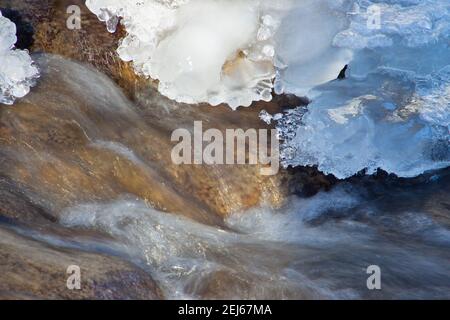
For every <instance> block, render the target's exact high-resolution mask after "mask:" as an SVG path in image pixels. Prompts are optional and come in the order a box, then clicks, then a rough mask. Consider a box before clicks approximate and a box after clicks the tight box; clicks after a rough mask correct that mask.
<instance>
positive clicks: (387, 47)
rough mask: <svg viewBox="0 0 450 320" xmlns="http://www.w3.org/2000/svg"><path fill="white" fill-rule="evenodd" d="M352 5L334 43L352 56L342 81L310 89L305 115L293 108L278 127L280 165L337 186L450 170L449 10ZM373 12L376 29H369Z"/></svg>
mask: <svg viewBox="0 0 450 320" xmlns="http://www.w3.org/2000/svg"><path fill="white" fill-rule="evenodd" d="M352 2H353V3H352V11H349V12H350V14H348V18H347V20H348V27H347V28H346V29H344V30H342V31H341V32H339V33H337V34H336V36H335V37H334V39H333V46H335V47H339V48H346V49H350V50H351V51H352V54H353V58H352V60H351V61H350V62H349V64H350V68H349V71H348V72H347V75H348V78H347V79H345V80H342V81H339V80H334V81H331V82H328V83H326V84H323V85H320V86H316V87H314V89H313V91H311V92H309V97H310V98H311V99H312V103H311V104H310V105H309V106H308V111H307V112H306V114H304V110H303V108H299V109H298V110H297V111H291V112H290V114H286V115H285V118H284V119H283V121H281V122H280V123H279V125H278V126H279V130H280V133H281V136H282V137H283V138H284V139H285V142H284V144H283V148H284V150H285V152H282V156H283V163H284V165H285V166H288V165H292V166H298V165H311V166H312V165H317V166H318V168H319V169H320V170H321V171H323V172H325V173H331V174H333V175H335V176H336V177H338V178H347V177H350V176H352V175H354V174H356V173H357V172H359V171H361V170H366V172H367V173H369V174H371V173H374V172H375V171H376V170H377V169H378V168H381V169H383V170H385V171H387V172H389V173H394V174H396V175H398V176H401V177H413V176H417V175H419V174H421V173H423V172H425V171H428V170H433V169H439V168H443V167H447V166H449V165H450V141H449V139H450V133H449V129H450V46H449V44H448V40H449V38H450V2H449V1H445V0H442V1H441V0H428V1H412V0H410V1H406V0H403V1H401V0H399V1H395V0H390V1H377V2H375V1H372V2H371V1H352ZM374 5H377V6H378V7H375V8H376V9H378V10H379V13H380V18H381V19H380V22H381V23H380V24H379V27H378V28H370V27H368V24H367V21H368V19H369V18H370V17H368V14H367V13H368V12H369V13H370V12H371V10H373V8H374V7H373V6H374ZM293 77H294V78H295V75H293ZM295 81H296V80H295V79H294V80H293V81H292V82H293V83H294V87H295ZM295 113H297V115H299V114H301V117H300V118H301V121H296V122H294V123H293V122H292V121H289V119H290V118H292V114H295ZM303 114H304V115H303ZM293 127H294V128H295V129H294V128H293Z"/></svg>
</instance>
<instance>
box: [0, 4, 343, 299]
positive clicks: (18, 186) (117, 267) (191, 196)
mask: <svg viewBox="0 0 450 320" xmlns="http://www.w3.org/2000/svg"><path fill="white" fill-rule="evenodd" d="M73 4H75V5H79V6H80V8H81V9H82V12H81V13H82V28H81V29H80V30H70V29H68V28H67V27H66V19H67V17H68V14H67V13H66V9H67V7H68V6H69V5H73ZM0 8H1V9H5V8H6V9H7V10H5V11H7V14H8V15H9V16H10V17H11V18H12V19H13V20H14V22H16V23H17V24H18V32H19V34H18V38H19V42H18V45H19V46H20V47H21V48H26V49H29V50H30V51H31V52H32V53H33V58H34V59H35V61H36V63H37V65H38V66H39V69H40V71H41V78H40V80H39V82H38V85H37V86H36V87H35V88H33V90H32V92H31V93H30V94H29V95H28V96H26V97H25V98H24V99H20V100H18V101H17V103H16V104H15V105H14V106H11V107H6V106H1V108H0V163H1V167H0V217H1V219H2V223H4V226H3V225H2V226H0V241H1V246H0V261H1V270H2V275H1V276H0V283H1V284H0V297H2V298H9V299H16V298H19V299H22V298H25V299H36V298H51V299H66V298H67V299H87V298H94V299H159V298H163V294H162V290H161V289H159V287H158V285H157V284H156V283H155V281H154V280H152V278H151V276H150V275H149V272H148V271H149V270H147V271H144V270H142V269H141V268H140V267H139V266H136V265H135V264H131V263H129V262H125V258H123V257H122V258H121V257H118V256H114V255H111V254H110V253H105V252H101V253H97V252H91V253H87V252H85V251H89V250H90V248H85V249H80V248H67V247H65V246H64V245H61V243H65V241H70V240H71V239H74V238H77V237H91V238H93V239H94V240H93V241H95V240H96V239H97V240H98V241H100V242H101V241H107V240H108V239H109V236H108V235H104V234H102V233H101V232H97V231H89V230H79V229H74V230H72V229H67V228H64V227H63V226H61V225H60V224H59V220H60V218H61V217H60V214H61V212H62V211H63V210H64V209H65V208H67V207H73V206H76V205H78V204H82V203H86V202H100V203H101V202H108V201H113V200H115V199H117V198H120V197H123V196H126V197H131V198H136V199H140V200H143V201H145V202H146V203H147V204H148V206H150V207H152V208H155V209H158V210H161V211H164V212H170V213H174V214H178V215H183V216H187V217H189V218H191V219H194V220H196V221H199V222H201V223H204V224H207V225H215V226H223V224H224V221H223V219H224V217H226V216H228V215H229V214H230V213H233V212H236V211H242V210H246V209H249V208H252V207H254V206H258V205H259V204H261V203H266V204H269V205H271V206H273V207H280V206H282V205H283V203H284V201H285V200H286V197H287V196H288V195H290V194H292V193H296V194H301V195H307V196H310V195H313V194H315V193H317V192H318V191H319V190H322V189H328V188H330V187H331V186H332V185H333V184H334V183H335V181H334V179H332V178H330V177H326V176H324V175H323V174H320V173H319V172H318V171H317V170H316V169H314V168H296V169H289V170H281V171H280V172H279V173H278V174H277V175H275V176H263V175H261V174H260V169H261V167H260V166H247V165H246V166H221V165H216V166H206V165H198V166H192V165H181V166H177V165H174V164H173V163H172V161H171V158H170V155H171V150H172V147H173V146H174V145H175V143H173V142H171V141H170V136H171V133H172V132H173V130H175V129H178V128H186V129H192V127H193V123H194V121H203V124H204V130H206V129H208V128H216V129H219V130H220V131H221V132H224V131H225V130H226V129H236V128H241V129H244V130H246V129H249V128H255V129H272V128H273V127H271V126H268V125H266V124H264V123H263V122H262V121H261V120H260V119H259V117H258V115H259V113H260V111H261V110H263V109H264V110H267V111H268V112H270V113H277V112H280V111H281V110H283V109H285V108H290V107H294V106H297V105H298V104H302V103H305V102H306V101H304V100H302V99H299V98H296V97H288V96H280V97H276V98H275V99H274V100H273V101H272V102H269V103H254V105H253V106H252V107H250V108H241V109H239V111H238V112H235V111H232V110H231V109H229V108H228V107H227V106H223V105H221V106H218V107H211V106H208V105H198V106H191V105H183V104H178V103H174V102H172V101H170V100H168V99H167V98H165V97H162V96H161V95H160V94H159V93H158V92H157V90H156V89H155V86H154V84H153V83H152V82H151V81H150V80H146V79H143V78H141V77H139V76H137V75H136V74H135V73H134V71H133V69H132V66H131V65H129V64H127V63H124V62H122V61H121V60H120V59H119V58H118V57H117V54H116V53H115V49H116V47H117V45H118V40H119V39H120V38H121V32H123V30H120V29H119V31H118V32H117V33H116V34H109V33H108V32H107V31H106V28H105V26H104V25H103V23H101V22H99V21H98V19H97V17H95V16H94V15H92V14H91V13H90V12H89V11H88V10H87V9H86V8H85V6H84V1H82V0H75V1H67V0H54V1H51V0H47V1H27V0H23V1H17V0H0ZM19 227H20V228H25V229H24V230H28V231H27V232H25V234H27V233H36V232H37V233H39V234H40V235H46V236H48V237H59V239H61V241H62V242H61V241H60V242H58V244H59V245H56V244H54V245H49V244H48V241H47V240H45V239H46V238H42V237H40V238H38V239H30V238H29V237H27V236H26V235H24V234H22V233H21V232H18V230H19V229H17V228H19ZM94 251H95V250H94ZM70 264H79V265H82V269H83V270H84V269H85V271H86V273H85V274H84V277H85V278H86V281H87V282H86V284H85V286H84V287H83V290H81V291H77V292H71V291H69V290H67V288H66V287H65V279H66V278H67V274H66V273H65V271H66V268H67V266H68V265H70ZM150 272H151V270H150ZM230 277H233V276H228V278H230ZM226 279H227V275H224V274H222V273H220V272H218V273H217V274H213V275H211V277H210V281H208V282H205V283H204V284H203V288H202V290H201V291H202V292H201V295H202V296H204V297H209V298H220V297H226V296H227V295H224V294H223V293H221V292H220V288H221V283H222V282H223V281H226ZM233 281H235V282H233V283H232V286H235V287H236V288H241V289H242V288H244V289H245V290H251V283H250V282H248V281H247V280H245V281H244V280H242V281H239V280H238V279H237V280H236V279H235V280H233Z"/></svg>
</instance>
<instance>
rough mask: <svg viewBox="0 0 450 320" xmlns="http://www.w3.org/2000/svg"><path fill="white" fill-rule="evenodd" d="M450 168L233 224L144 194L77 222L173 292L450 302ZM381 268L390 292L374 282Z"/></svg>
mask: <svg viewBox="0 0 450 320" xmlns="http://www.w3.org/2000/svg"><path fill="white" fill-rule="evenodd" d="M449 174H450V172H448V171H446V172H445V171H444V172H442V173H440V174H439V175H435V176H432V177H430V178H428V179H427V180H426V181H424V182H421V183H414V184H412V183H409V182H406V184H402V183H401V182H398V181H397V182H393V183H390V184H388V183H383V182H376V181H369V182H361V181H360V182H356V183H352V184H350V183H343V184H340V185H338V186H336V187H335V188H334V189H333V190H332V191H330V192H328V193H325V192H324V193H320V194H318V195H316V196H314V197H312V198H299V197H293V198H292V199H290V201H289V204H287V205H286V206H285V207H284V208H282V209H280V210H274V209H271V208H269V207H261V208H257V209H253V210H250V211H249V212H241V213H236V214H234V215H232V216H230V217H229V218H228V219H227V221H226V223H227V227H228V228H225V229H223V228H219V227H213V226H206V225H203V224H201V223H198V222H195V221H192V220H189V219H186V218H181V217H179V216H176V215H172V214H167V213H162V212H159V211H157V210H154V209H152V208H151V207H148V206H147V205H146V204H145V203H143V202H141V201H137V200H134V199H127V198H122V199H119V200H116V201H112V202H107V203H87V204H83V205H79V206H76V207H72V208H69V209H67V210H66V211H65V212H64V214H63V218H62V222H63V224H64V225H66V226H69V227H82V228H94V229H99V230H101V231H104V232H107V233H109V234H110V235H111V236H113V238H114V239H116V241H117V242H118V243H119V244H120V245H122V246H123V247H122V250H123V254H125V255H127V256H128V258H130V259H131V258H133V259H138V260H141V261H142V262H143V263H145V264H147V265H148V267H149V272H151V273H152V275H153V276H154V277H155V278H156V279H157V280H158V281H159V283H160V285H161V286H162V287H163V289H164V290H165V293H166V295H167V296H168V297H169V298H250V299H253V298H256V299H269V298H288V299H289V298H291V299H292V298H332V299H341V298H375V299H377V298H449V297H450V290H449V289H450V265H449V262H450V250H449V249H450V216H449V214H450V201H449V198H448V191H449V190H450V175H449ZM370 265H378V266H379V267H380V268H381V272H382V273H381V274H382V289H381V290H379V291H377V290H375V291H370V290H368V289H367V287H366V279H367V277H368V275H367V274H366V269H367V267H368V266H370Z"/></svg>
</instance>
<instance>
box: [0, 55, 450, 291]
mask: <svg viewBox="0 0 450 320" xmlns="http://www.w3.org/2000/svg"><path fill="white" fill-rule="evenodd" d="M36 60H37V61H38V63H39V65H40V69H41V71H42V81H41V82H40V84H39V85H38V87H37V88H36V91H35V92H32V93H31V94H30V95H29V96H27V97H26V98H25V99H24V100H23V104H17V105H16V106H14V107H12V108H11V109H7V110H6V109H5V110H3V111H2V112H3V114H2V130H3V131H2V134H5V132H6V133H8V132H9V133H11V137H14V138H11V140H7V139H5V138H2V140H0V141H1V142H2V144H3V149H2V153H1V154H0V155H1V159H2V164H3V166H2V168H3V169H2V175H3V176H8V177H10V179H11V180H14V181H16V182H18V183H19V182H20V184H21V185H22V186H26V188H23V189H21V193H20V195H21V198H22V199H24V198H25V197H29V198H30V199H32V201H31V203H33V204H36V203H38V204H40V206H41V207H42V208H44V209H45V210H48V212H50V214H51V220H53V221H54V222H57V223H59V224H60V225H62V226H64V227H66V228H68V229H69V230H71V231H72V233H71V234H70V237H67V236H64V235H61V234H59V233H57V232H49V233H48V234H46V233H45V230H46V229H45V228H38V229H37V230H34V231H32V232H31V231H29V228H28V227H26V228H21V227H20V228H19V227H17V228H16V231H17V232H20V233H21V234H24V235H26V236H29V237H32V238H34V239H36V240H39V241H41V242H44V243H48V244H49V245H52V246H56V247H58V248H61V250H64V248H78V249H81V250H84V251H93V252H97V253H105V254H112V255H115V256H117V257H120V258H121V259H123V260H127V261H130V262H131V263H133V264H136V265H138V266H140V267H142V268H144V270H146V271H147V272H148V273H149V274H151V276H152V277H153V278H154V279H155V281H156V282H157V284H158V285H159V286H160V287H161V289H162V290H163V293H164V296H165V297H167V298H195V299H201V298H211V299H212V298H249V299H275V298H283V299H294V298H305V299H310V298H331V299H342V298H354V299H359V298H370V299H378V298H450V264H449V262H450V250H449V249H450V198H449V197H448V195H449V192H450V171H449V170H448V169H445V170H441V171H438V172H436V173H435V174H430V175H425V176H422V177H420V178H417V179H396V178H393V177H387V176H386V177H383V176H382V175H380V176H378V177H372V178H371V177H359V178H358V177H356V178H352V179H350V180H347V181H344V182H341V183H338V184H337V185H335V186H334V187H333V188H332V189H331V190H330V191H328V192H321V193H319V194H317V195H315V196H313V197H309V198H306V197H300V196H291V197H290V198H289V199H288V201H287V202H286V203H285V204H284V205H283V206H282V207H281V208H278V209H275V208H273V207H272V206H271V205H269V204H267V205H262V206H260V207H257V208H253V209H250V210H244V211H243V210H237V211H236V212H234V213H232V214H231V215H229V216H227V217H226V218H223V219H222V218H221V219H219V218H218V216H217V215H216V214H215V213H212V210H207V209H205V207H204V206H202V205H200V204H199V202H198V199H194V198H193V197H190V195H189V194H185V193H177V192H176V191H175V190H177V188H176V187H177V184H176V183H175V182H174V181H175V178H173V177H172V178H171V177H170V175H169V173H167V172H166V171H164V170H165V169H166V168H164V167H163V166H162V164H163V163H164V161H160V162H157V161H156V160H155V159H157V156H156V155H155V151H154V150H158V152H159V154H163V153H164V152H165V151H168V150H170V148H167V149H164V148H162V147H161V148H159V149H156V147H155V145H154V144H153V145H152V143H153V142H152V141H151V140H150V138H149V137H153V138H154V139H156V137H157V131H156V129H153V130H155V131H151V130H150V129H149V128H148V126H147V124H145V123H144V122H143V121H142V119H140V117H139V115H138V113H137V111H136V110H137V109H136V108H135V106H133V104H132V103H131V102H129V101H128V100H126V98H125V97H124V96H123V95H122V94H121V93H120V90H119V89H118V88H117V87H116V86H114V85H113V84H112V82H111V81H110V80H109V79H107V78H106V77H105V76H103V75H101V74H99V73H98V72H95V71H92V70H91V68H88V67H82V66H81V65H78V64H74V63H73V62H69V61H65V60H64V59H61V58H57V57H46V56H43V57H37V58H36ZM69 74H70V77H69V76H66V75H69ZM67 83H68V84H69V85H68V84H67ZM52 89H57V90H58V91H57V92H58V93H57V94H52V91H51V90H52ZM49 95H50V96H51V97H52V99H49ZM44 102H45V103H44ZM36 106H39V107H36ZM97 112H99V113H97ZM67 115H69V116H70V117H69V118H68V119H70V121H69V120H67V119H66V118H65V117H66V116H67ZM36 119H37V120H36ZM131 124H133V125H131ZM47 125H49V127H47ZM39 126H41V127H39ZM49 128H50V129H49ZM61 129H62V131H61V132H60V131H59V130H61ZM15 130H19V131H20V133H19V131H15ZM43 132H44V133H45V132H47V133H49V135H47V134H44V133H43ZM62 133H64V134H65V135H62ZM146 139H149V140H146ZM161 139H162V138H161ZM147 146H148V147H149V149H150V150H147V149H146V147H147ZM150 146H152V148H150ZM146 152H148V153H146ZM156 154H158V153H156ZM155 163H158V165H156V164H155ZM167 166H169V164H168V162H167ZM30 168H31V169H30ZM30 170H31V171H30ZM28 172H33V174H27V173H28ZM218 172H220V171H218ZM216 173H217V172H216ZM55 177H56V178H55ZM235 178H236V179H239V176H236V177H235ZM218 180H220V182H221V186H222V188H223V190H228V191H229V190H230V189H231V191H230V192H232V193H233V192H234V193H238V191H237V190H233V188H234V187H233V185H231V184H229V183H227V182H226V181H227V180H226V179H225V178H221V177H220V176H218ZM178 190H179V189H178ZM223 194H224V195H225V194H227V193H225V192H224V193H223ZM156 195H160V196H158V197H156V199H157V200H156V201H150V200H151V197H155V196H156ZM149 199H150V200H149ZM168 199H169V200H172V201H168ZM164 203H166V204H167V203H169V204H170V205H171V207H165V208H164V205H163V204H164ZM156 208H158V209H156ZM163 209H165V210H163ZM163 211H164V212H163ZM167 211H168V212H167ZM172 211H177V212H173V213H171V212H172ZM186 212H187V213H186ZM370 265H378V266H379V267H380V268H381V285H382V288H381V290H368V288H367V286H366V280H367V278H368V276H369V275H368V274H367V272H366V270H367V268H368V266H370Z"/></svg>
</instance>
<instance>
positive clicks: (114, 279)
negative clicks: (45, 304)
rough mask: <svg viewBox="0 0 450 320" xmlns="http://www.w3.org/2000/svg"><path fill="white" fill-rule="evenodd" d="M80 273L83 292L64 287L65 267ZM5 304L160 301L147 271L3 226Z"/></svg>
mask: <svg viewBox="0 0 450 320" xmlns="http://www.w3.org/2000/svg"><path fill="white" fill-rule="evenodd" d="M71 265H78V266H80V268H81V289H80V290H69V289H68V288H67V286H66V283H67V278H68V277H69V274H67V272H66V271H67V268H68V267H69V266H71ZM0 269H1V271H2V276H1V281H0V298H1V299H162V298H163V294H162V292H161V290H160V289H159V287H158V285H157V284H156V283H155V282H154V281H153V279H152V278H151V276H150V275H149V274H148V273H147V272H145V271H144V270H142V269H140V268H138V267H136V266H134V265H132V264H130V263H128V262H125V261H123V260H121V259H119V258H115V257H111V256H107V255H102V254H94V253H86V252H82V251H79V250H75V249H61V248H57V247H53V246H50V245H45V244H42V243H41V242H38V241H35V240H33V239H29V238H26V237H24V236H20V235H18V234H16V233H15V232H13V231H11V230H9V229H7V228H4V227H3V226H0Z"/></svg>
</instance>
